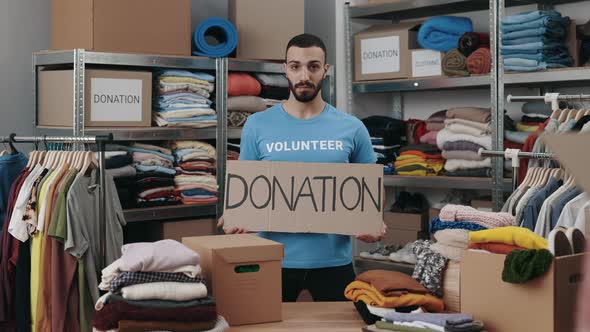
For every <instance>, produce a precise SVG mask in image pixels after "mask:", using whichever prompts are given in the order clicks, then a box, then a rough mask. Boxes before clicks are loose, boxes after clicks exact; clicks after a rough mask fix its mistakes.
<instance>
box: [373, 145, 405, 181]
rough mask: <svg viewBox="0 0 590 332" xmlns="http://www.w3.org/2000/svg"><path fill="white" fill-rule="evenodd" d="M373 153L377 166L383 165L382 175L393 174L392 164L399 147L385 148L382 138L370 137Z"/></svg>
mask: <svg viewBox="0 0 590 332" xmlns="http://www.w3.org/2000/svg"><path fill="white" fill-rule="evenodd" d="M371 144H372V145H373V151H374V152H375V156H376V157H377V164H381V165H383V174H393V171H394V169H393V167H392V165H393V162H395V160H396V158H397V155H398V153H399V145H393V146H386V145H384V141H383V138H380V137H371Z"/></svg>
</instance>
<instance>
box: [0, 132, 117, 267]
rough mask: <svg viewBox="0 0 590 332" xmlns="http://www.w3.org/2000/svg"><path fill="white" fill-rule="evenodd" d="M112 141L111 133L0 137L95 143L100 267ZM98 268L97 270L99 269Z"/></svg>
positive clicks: (15, 140)
mask: <svg viewBox="0 0 590 332" xmlns="http://www.w3.org/2000/svg"><path fill="white" fill-rule="evenodd" d="M112 141H113V134H108V135H97V136H81V137H75V136H16V134H14V133H12V134H10V135H9V136H4V137H0V142H2V143H9V144H11V145H12V144H13V143H34V144H38V143H86V144H96V145H97V150H98V164H99V170H98V171H99V172H98V173H99V181H100V185H99V188H98V190H99V192H98V194H99V200H98V201H99V203H98V204H99V205H98V206H99V211H98V213H99V215H98V217H99V221H100V239H99V241H100V251H101V258H100V269H102V268H104V267H105V266H106V215H105V213H104V211H105V209H106V207H105V206H106V205H105V202H106V190H105V187H106V177H105V172H106V167H105V144H106V143H107V142H112ZM100 269H99V270H100Z"/></svg>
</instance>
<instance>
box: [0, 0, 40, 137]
mask: <svg viewBox="0 0 590 332" xmlns="http://www.w3.org/2000/svg"><path fill="white" fill-rule="evenodd" d="M50 3H51V1H48V0H18V1H13V0H1V1H0V45H2V47H1V49H0V119H1V121H0V136H7V135H9V134H10V133H12V132H16V133H18V134H19V135H32V134H33V132H34V130H33V98H32V94H33V90H32V86H33V83H32V77H33V74H32V68H31V64H32V60H31V59H32V56H31V54H32V52H33V51H38V50H43V49H47V48H48V47H49V39H50V30H49V27H50V17H49V16H50V15H49V14H50Z"/></svg>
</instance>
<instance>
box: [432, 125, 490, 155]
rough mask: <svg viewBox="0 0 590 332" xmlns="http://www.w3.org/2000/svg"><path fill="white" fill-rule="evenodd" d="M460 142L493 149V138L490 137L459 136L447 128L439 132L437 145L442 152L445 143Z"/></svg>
mask: <svg viewBox="0 0 590 332" xmlns="http://www.w3.org/2000/svg"><path fill="white" fill-rule="evenodd" d="M458 141H467V142H471V143H474V144H477V145H481V146H482V147H483V148H485V149H486V150H491V149H492V136H490V135H482V136H473V135H467V134H457V133H453V132H452V131H450V130H448V129H446V128H445V129H443V130H441V131H439V132H438V136H437V137H436V144H437V145H438V147H439V148H440V149H441V150H443V148H444V145H445V143H448V142H458Z"/></svg>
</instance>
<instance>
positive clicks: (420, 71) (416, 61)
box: [410, 49, 444, 77]
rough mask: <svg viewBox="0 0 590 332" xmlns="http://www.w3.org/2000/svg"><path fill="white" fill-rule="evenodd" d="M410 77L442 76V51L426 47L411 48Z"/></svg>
mask: <svg viewBox="0 0 590 332" xmlns="http://www.w3.org/2000/svg"><path fill="white" fill-rule="evenodd" d="M410 52H411V56H412V65H411V66H412V77H434V76H442V75H443V71H442V59H443V56H444V53H443V52H439V51H435V50H427V49H417V50H411V51H410Z"/></svg>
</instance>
